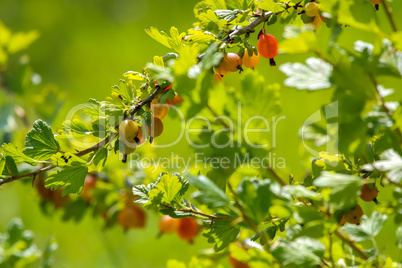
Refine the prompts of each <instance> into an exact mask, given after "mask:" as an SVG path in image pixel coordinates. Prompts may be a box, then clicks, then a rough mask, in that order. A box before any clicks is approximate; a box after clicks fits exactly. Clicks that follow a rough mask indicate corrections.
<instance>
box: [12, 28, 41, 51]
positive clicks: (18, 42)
mask: <svg viewBox="0 0 402 268" xmlns="http://www.w3.org/2000/svg"><path fill="white" fill-rule="evenodd" d="M38 37H39V32H37V31H29V32H26V33H23V32H20V33H15V34H13V35H12V36H11V37H10V40H9V42H8V46H7V50H8V53H10V54H14V53H17V52H19V51H21V50H24V49H26V48H27V47H29V46H30V45H31V44H32V43H33V42H34V41H35V40H36V39H38Z"/></svg>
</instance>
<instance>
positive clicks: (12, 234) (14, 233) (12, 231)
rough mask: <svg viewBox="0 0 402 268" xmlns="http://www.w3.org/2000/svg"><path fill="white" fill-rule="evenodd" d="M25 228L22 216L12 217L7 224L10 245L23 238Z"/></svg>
mask: <svg viewBox="0 0 402 268" xmlns="http://www.w3.org/2000/svg"><path fill="white" fill-rule="evenodd" d="M24 230H25V226H24V223H23V222H22V220H21V219H20V218H13V219H11V220H10V222H9V223H8V226H7V233H8V243H9V245H13V244H14V243H16V242H17V241H18V240H21V239H22V233H23V232H24Z"/></svg>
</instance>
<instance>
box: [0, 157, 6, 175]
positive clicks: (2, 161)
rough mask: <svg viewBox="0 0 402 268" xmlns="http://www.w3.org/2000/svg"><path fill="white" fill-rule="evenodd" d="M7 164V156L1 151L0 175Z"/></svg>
mask: <svg viewBox="0 0 402 268" xmlns="http://www.w3.org/2000/svg"><path fill="white" fill-rule="evenodd" d="M5 165H6V157H5V156H4V155H3V154H2V153H0V176H1V174H2V173H3V170H4V166H5Z"/></svg>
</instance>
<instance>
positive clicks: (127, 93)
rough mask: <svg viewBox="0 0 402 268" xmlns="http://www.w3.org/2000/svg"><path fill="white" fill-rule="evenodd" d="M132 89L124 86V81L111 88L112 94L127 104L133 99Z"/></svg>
mask: <svg viewBox="0 0 402 268" xmlns="http://www.w3.org/2000/svg"><path fill="white" fill-rule="evenodd" d="M133 89H134V87H133V86H129V85H127V84H126V81H124V80H120V81H119V85H115V86H113V87H112V92H116V93H117V94H119V96H121V97H122V98H123V101H124V102H125V103H127V104H130V103H131V102H132V100H133V99H134V91H133Z"/></svg>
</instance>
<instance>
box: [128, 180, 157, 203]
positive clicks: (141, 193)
mask: <svg viewBox="0 0 402 268" xmlns="http://www.w3.org/2000/svg"><path fill="white" fill-rule="evenodd" d="M155 187H156V186H155V185H154V184H152V183H151V184H148V185H144V184H141V185H135V186H134V187H133V195H134V196H137V197H138V198H137V199H136V200H135V203H138V204H146V203H148V202H149V200H150V198H149V192H150V191H151V190H152V189H154V188H155Z"/></svg>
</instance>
